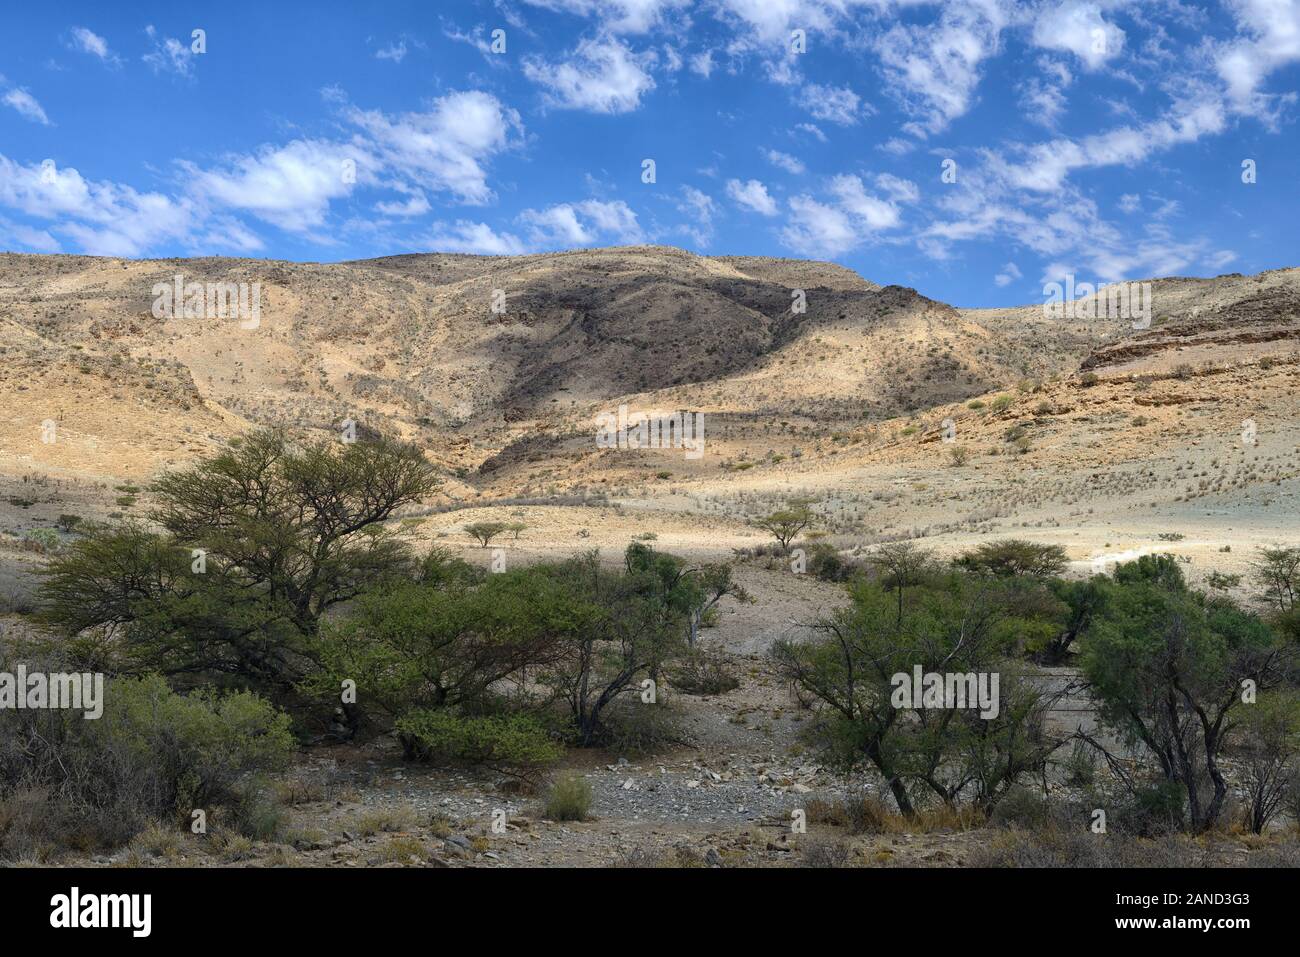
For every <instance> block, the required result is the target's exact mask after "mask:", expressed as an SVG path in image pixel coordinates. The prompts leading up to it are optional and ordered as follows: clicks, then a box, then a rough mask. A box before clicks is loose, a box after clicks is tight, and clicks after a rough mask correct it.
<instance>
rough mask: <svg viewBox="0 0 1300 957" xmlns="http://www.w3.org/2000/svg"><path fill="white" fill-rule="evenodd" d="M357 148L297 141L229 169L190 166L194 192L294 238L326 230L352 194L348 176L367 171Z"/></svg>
mask: <svg viewBox="0 0 1300 957" xmlns="http://www.w3.org/2000/svg"><path fill="white" fill-rule="evenodd" d="M369 165H370V164H368V163H367V156H366V154H364V153H363V152H361V151H360V150H358V149H357V148H356V147H354V146H351V145H345V144H338V143H331V142H327V141H323V140H295V141H293V142H291V143H289V144H287V145H285V146H281V147H264V148H263V149H261V150H258V151H257V152H256V153H254V154H252V155H248V156H241V157H237V158H235V159H234V160H233V162H232V163H231V164H230V165H229V167H228V168H226V169H214V170H200V169H198V168H196V167H194V166H192V165H190V164H186V165H185V167H184V168H185V169H187V170H188V171H189V172H190V173H191V175H192V178H191V181H190V187H191V189H192V190H193V191H194V192H195V193H196V194H197V195H199V196H201V197H202V198H203V199H205V200H207V201H209V202H212V203H215V204H217V205H221V206H226V207H229V208H231V209H236V210H241V211H244V212H248V213H251V214H252V215H254V216H256V217H257V218H258V219H262V220H265V221H266V222H268V223H272V224H273V225H275V226H279V227H280V228H281V229H285V230H289V231H290V232H308V231H311V230H314V229H317V228H318V227H320V226H322V225H323V224H324V222H325V215H326V213H327V212H328V211H329V205H330V201H331V200H334V199H338V198H340V197H342V196H346V195H348V194H349V193H350V192H351V191H352V188H353V183H354V182H355V180H352V182H349V180H350V179H351V177H350V175H349V173H350V172H355V171H356V170H358V169H359V170H362V171H364V170H366V169H367V168H368V166H369Z"/></svg>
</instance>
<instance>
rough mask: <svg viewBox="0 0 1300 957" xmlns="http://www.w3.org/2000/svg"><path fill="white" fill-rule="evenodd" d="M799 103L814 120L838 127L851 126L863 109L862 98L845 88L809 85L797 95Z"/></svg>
mask: <svg viewBox="0 0 1300 957" xmlns="http://www.w3.org/2000/svg"><path fill="white" fill-rule="evenodd" d="M799 102H800V103H801V104H802V105H803V107H804V108H805V109H806V110H807V111H808V112H809V113H811V114H812V115H813V117H814V118H816V119H819V120H825V121H826V122H828V123H838V124H839V125H840V126H852V125H853V124H854V123H856V122H857V121H858V116H859V114H860V112H861V111H862V108H863V103H862V98H861V97H859V96H858V95H857V94H856V93H854V92H853V91H852V90H851V89H849V88H848V87H847V86H822V85H820V84H817V83H809V84H808V85H807V86H805V87H804V88H803V89H802V90H801V91H800V93H799Z"/></svg>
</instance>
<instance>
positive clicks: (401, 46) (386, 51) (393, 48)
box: [375, 40, 406, 63]
mask: <svg viewBox="0 0 1300 957" xmlns="http://www.w3.org/2000/svg"><path fill="white" fill-rule="evenodd" d="M375 59H376V60H392V61H393V62H394V63H401V62H402V61H403V60H404V59H406V41H405V40H398V41H397V42H396V43H390V44H388V46H386V47H381V48H380V49H378V50H376V51H375Z"/></svg>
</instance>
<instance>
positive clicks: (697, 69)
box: [690, 50, 714, 80]
mask: <svg viewBox="0 0 1300 957" xmlns="http://www.w3.org/2000/svg"><path fill="white" fill-rule="evenodd" d="M690 65H691V72H692V73H698V74H699V75H700V76H702V77H704V78H705V79H706V80H707V79H708V78H709V76H710V75H711V74H712V73H713V68H714V63H713V51H712V50H705V51H704V52H703V53H697V54H695V55H694V56H693V57H691V64H690Z"/></svg>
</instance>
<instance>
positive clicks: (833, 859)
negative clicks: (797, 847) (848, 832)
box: [800, 840, 853, 869]
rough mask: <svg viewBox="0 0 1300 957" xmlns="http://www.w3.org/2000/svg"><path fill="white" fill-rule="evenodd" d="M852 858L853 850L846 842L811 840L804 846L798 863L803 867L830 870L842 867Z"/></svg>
mask: <svg viewBox="0 0 1300 957" xmlns="http://www.w3.org/2000/svg"><path fill="white" fill-rule="evenodd" d="M852 856H853V849H852V848H851V847H849V844H848V842H847V841H842V840H812V841H808V842H807V843H806V844H805V845H804V849H803V856H802V858H801V859H800V863H801V864H802V865H803V866H804V867H814V868H819V869H822V868H832V867H844V866H845V865H847V864H848V863H849V860H850V859H851V858H852Z"/></svg>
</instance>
